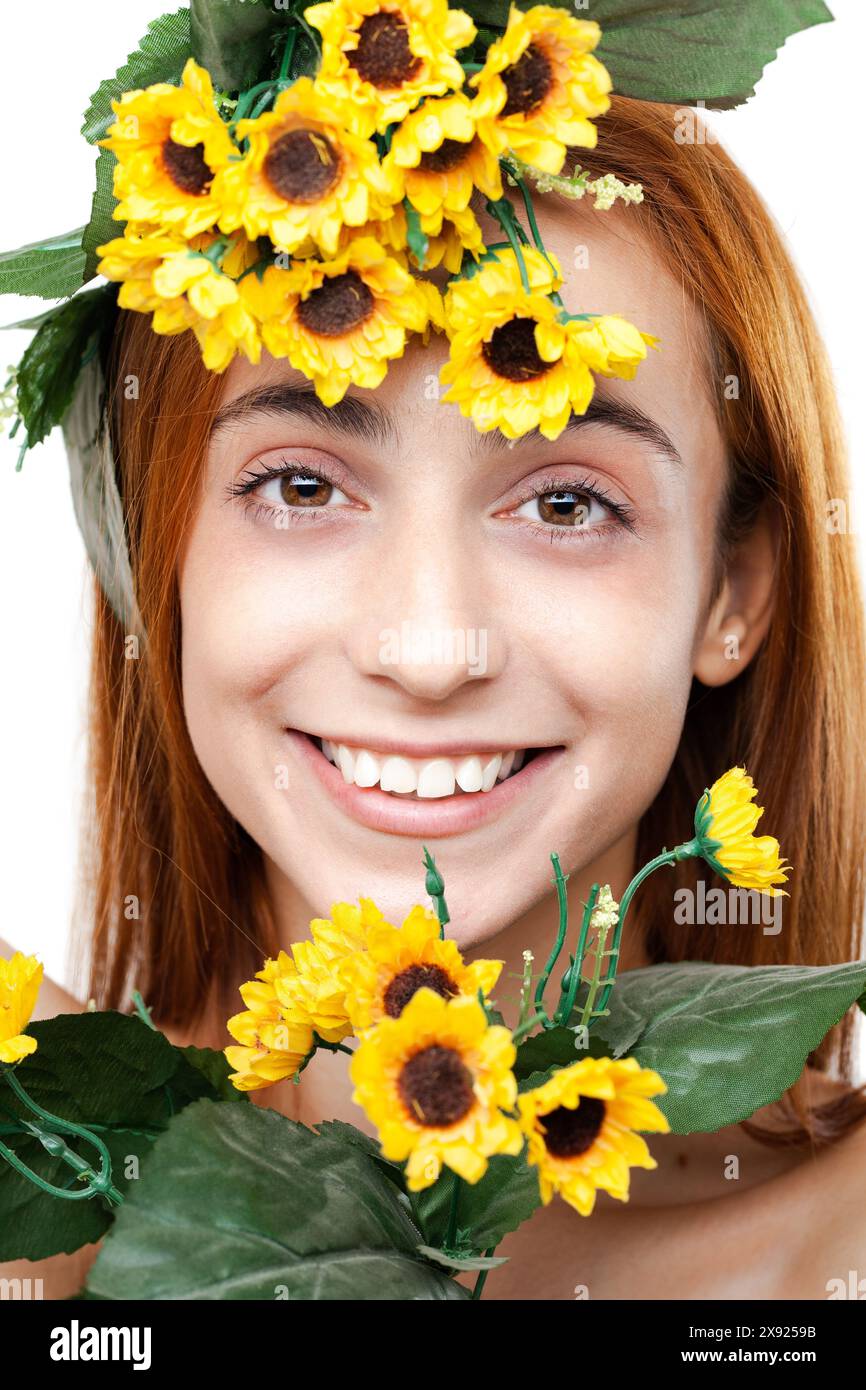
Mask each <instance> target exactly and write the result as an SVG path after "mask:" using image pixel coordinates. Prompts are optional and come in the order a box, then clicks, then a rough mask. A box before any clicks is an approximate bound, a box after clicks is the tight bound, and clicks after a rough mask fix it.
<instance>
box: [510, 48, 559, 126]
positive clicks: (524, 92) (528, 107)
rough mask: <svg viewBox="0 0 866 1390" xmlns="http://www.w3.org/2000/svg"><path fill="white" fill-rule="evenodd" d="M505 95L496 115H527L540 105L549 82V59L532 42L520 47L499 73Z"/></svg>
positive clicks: (550, 74) (550, 83)
mask: <svg viewBox="0 0 866 1390" xmlns="http://www.w3.org/2000/svg"><path fill="white" fill-rule="evenodd" d="M500 77H501V78H502V81H503V82H504V83H505V90H506V91H507V93H508V96H507V97H506V99H505V105H504V106H503V108H502V110H501V111H500V112H499V114H500V116H517V115H524V116H525V115H527V114H528V113H529V112H530V111H534V110H535V108H536V106H540V105H541V103H542V102H543V101H544V98H545V97H546V96H547V93H548V92H549V91H550V89H551V87H552V86H553V70H552V68H551V66H550V62H549V60H548V58H547V56H546V54H544V53H543V52H542V50H541V49H540V48H538V47H537V45H536V44H534V43H531V44H530V45H529V47H528V48H526V49H524V51H523V53H521V55H520V57H519V58H518V60H517V62H516V63H512V65H511V67H510V68H506V69H505V71H504V72H502V73H500Z"/></svg>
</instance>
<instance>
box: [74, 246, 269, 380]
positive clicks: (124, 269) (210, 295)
mask: <svg viewBox="0 0 866 1390" xmlns="http://www.w3.org/2000/svg"><path fill="white" fill-rule="evenodd" d="M215 240H216V238H215V236H214V234H213V233H204V234H203V235H202V236H200V237H195V238H193V240H192V241H191V242H190V243H187V242H185V241H181V240H179V239H178V238H177V237H176V236H168V235H165V234H163V233H156V234H153V233H151V234H148V235H145V236H130V235H128V234H127V235H126V236H123V237H116V238H115V239H114V240H113V241H109V242H106V244H105V245H104V246H99V247H97V252H98V254H99V255H100V256H101V257H102V259H101V260H100V262H99V265H98V267H97V269H98V271H99V274H100V275H104V276H105V277H106V279H108V280H119V281H121V282H122V283H121V288H120V291H119V293H118V297H117V298H118V303H119V305H120V307H121V308H122V309H135V310H137V311H138V312H140V313H151V314H153V319H152V325H151V326H152V328H153V330H154V332H155V333H166V334H174V333H183V332H184V331H185V330H186V329H187V328H190V329H192V331H193V333H194V334H195V336H196V338H197V339H198V343H199V346H200V347H201V350H202V357H203V359H204V363H205V366H206V367H208V368H209V369H210V370H211V371H213V372H222V371H225V369H226V367H227V366H228V365H229V363H230V362H231V361H232V359H233V358H234V356H235V355H236V353H238V352H242V353H243V354H244V356H245V357H247V358H248V359H249V361H250V362H258V361H259V359H260V357H261V339H260V338H259V333H258V326H257V324H256V321H255V318H254V317H253V315H252V314H251V313H250V311H249V309H248V308H247V307H246V305H245V304H244V303H243V301H242V298H241V295H240V292H239V283H238V281H237V280H236V279H235V278H234V277H235V276H236V275H239V274H240V273H241V272H242V270H243V269H245V268H246V267H247V266H248V265H251V264H253V263H254V261H255V259H256V257H257V255H258V253H257V251H256V248H255V246H254V244H253V243H251V242H246V239H245V238H242V237H240V236H239V237H238V240H239V242H240V243H241V244H240V246H238V247H234V248H232V249H230V250H229V251H228V254H227V255H226V257H225V259H224V261H223V265H224V267H225V268H226V269H229V270H231V271H232V274H227V273H226V269H223V270H220V269H219V268H218V267H217V266H216V265H214V263H213V262H212V261H210V260H208V258H207V256H205V255H204V254H203V252H204V251H206V250H207V249H208V247H209V246H211V245H213V243H214V242H215ZM240 284H243V281H240Z"/></svg>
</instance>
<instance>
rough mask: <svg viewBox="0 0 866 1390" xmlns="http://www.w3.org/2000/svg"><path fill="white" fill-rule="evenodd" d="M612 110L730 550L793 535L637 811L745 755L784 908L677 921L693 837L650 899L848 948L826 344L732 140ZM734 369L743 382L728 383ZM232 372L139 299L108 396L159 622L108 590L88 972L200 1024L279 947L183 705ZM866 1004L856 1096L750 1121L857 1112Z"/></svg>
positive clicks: (680, 950) (784, 947) (839, 598)
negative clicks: (206, 490) (715, 428)
mask: <svg viewBox="0 0 866 1390" xmlns="http://www.w3.org/2000/svg"><path fill="white" fill-rule="evenodd" d="M597 124H598V130H599V140H598V145H597V148H596V149H595V150H594V151H593V152H591V153H587V152H585V151H580V152H574V153H575V154H576V155H577V157H578V158H580V160H581V163H583V164H585V165H587V166H588V167H590V168H591V169H592V171H593V172H596V173H613V174H615V175H616V176H617V177H619V178H621V179H622V180H623V181H624V182H627V183H629V182H639V183H641V184H642V185H643V190H644V201H643V203H642V204H641V205H640V207H635V208H633V209H630V213H629V215H630V216H631V215H632V214H634V215H635V216H636V217H639V218H640V222H641V226H642V228H643V229H644V230H645V232H646V234H647V235H648V237H649V238H650V239H651V241H652V242H653V243H654V244H655V246H656V248H657V249H658V251H659V252H660V254H661V255H662V257H663V258H664V260H665V261H666V263H667V264H668V265H669V266H671V267H672V268H673V269H675V270H676V271H678V272H679V274H680V275H681V277H682V282H683V287H684V292H685V293H687V294H688V295H689V296H690V297H691V299H692V300H693V301H694V302H695V303H696V304H697V306H698V307H699V308H700V309H701V311H702V313H703V315H704V318H705V320H706V323H707V327H708V331H709V338H710V341H711V344H712V350H713V356H714V359H715V361H714V365H715V369H716V370H717V372H718V378H717V385H718V386H719V405H718V409H719V417H720V421H721V424H722V428H723V432H724V436H725V439H726V441H727V451H728V485H727V492H726V497H725V505H724V508H723V516H722V520H721V523H720V528H719V533H718V536H717V537H716V549H717V558H718V560H719V564H720V572H721V566H723V564H724V559H725V556H726V555H727V554H729V553H730V550H731V548H732V547H733V546H734V545H735V544H736V542H737V540H738V538H739V537H740V536H741V535H742V534H744V533H745V532H747V531H748V529H749V526H750V525H751V523H752V522H753V521H754V519H755V517H756V516H757V514H758V511H759V509H760V508H761V507H763V506H769V507H771V508H772V510H773V513H774V515H775V518H776V523H777V530H778V538H779V539H778V557H777V571H776V591H775V609H774V616H773V619H772V623H771V627H770V630H769V633H768V635H767V637H766V639H765V640H764V642H763V644H762V646H761V649H760V651H759V653H758V655H757V656H756V658H755V659H754V660H753V661H752V662H751V664H750V665H749V666H748V667H747V668H746V669H745V670H744V671H743V672H742V673H741V674H740V675H738V676H737V677H736V678H735V679H734V680H733V681H731V682H730V683H729V684H727V685H724V686H721V687H718V688H714V689H709V688H707V687H704V686H702V685H700V684H699V683H698V682H695V683H694V685H693V689H692V696H691V700H690V702H689V706H688V712H687V715H686V719H685V726H684V729H683V733H682V738H681V742H680V746H679V749H678V751H677V755H676V757H675V759H674V762H673V765H672V767H671V769H670V772H669V774H668V777H667V780H666V782H665V784H664V786H663V788H662V790H661V791H660V792H659V794H658V796H657V797H656V799H655V801H654V802H653V804H652V805H651V806H650V808H649V809H648V810H647V812H646V813H645V815H644V816H643V818H642V820H641V823H640V827H639V834H638V850H637V863H638V864H641V863H643V862H645V861H646V860H648V859H649V858H651V857H652V856H653V855H655V854H656V853H658V850H659V848H660V847H661V846H662V845H671V844H676V843H678V842H679V841H681V840H683V839H686V838H688V836H689V830H690V824H691V820H692V816H693V814H694V805H695V801H696V798H697V796H698V795H699V794H700V793H701V792H702V791H703V789H704V787H706V786H709V785H710V784H711V783H712V782H713V781H714V780H715V779H716V777H718V776H719V775H720V773H722V772H723V771H725V770H726V769H727V768H728V767H731V766H734V765H735V764H745V766H746V767H747V768H748V770H749V771H750V772H751V774H752V775H753V777H754V780H755V783H756V785H757V786H758V787H759V789H760V801H761V804H762V805H763V806H764V807H765V808H766V814H765V820H764V822H763V823H762V828H763V825H766V827H767V828H768V830H769V831H770V832H771V833H772V834H774V835H776V836H777V838H778V839H779V840H780V842H781V844H782V847H783V850H784V853H785V854H786V856H787V857H788V859H789V860H790V861H791V862H792V864H793V865H794V867H795V872H794V873H793V875H792V877H791V880H790V882H789V885H788V886H789V888H790V898H788V899H785V902H784V929H783V931H782V932H781V933H779V934H778V935H767V934H764V933H762V932H759V931H757V930H755V929H751V930H742V929H740V930H738V931H736V930H731V929H730V928H727V929H725V930H724V931H723V932H721V933H720V932H718V931H717V930H716V929H715V928H713V927H711V926H707V925H703V926H701V925H694V926H684V925H680V924H678V923H677V922H676V921H675V920H674V914H673V898H672V893H673V891H674V889H675V888H679V887H687V888H692V889H694V888H695V887H696V885H697V879H698V877H708V871H704V870H703V868H702V867H699V866H698V865H696V864H695V862H694V861H691V862H689V863H685V864H681V865H679V866H677V868H676V870H675V871H674V873H673V874H672V873H671V872H669V871H667V870H666V871H665V873H664V874H656V875H655V876H653V877H652V878H651V879H650V880H649V881H648V882H647V884H646V885H645V886H644V888H643V889H642V890H641V894H640V895H639V897H638V900H637V901H636V910H637V913H638V921H639V923H640V924H641V925H642V926H643V928H644V931H645V935H646V943H647V950H648V952H649V954H650V957H651V959H652V960H654V961H657V962H661V961H678V960H689V959H690V960H708V961H725V962H731V963H736V964H743V965H758V964H769V963H777V964H786V963H787V964H806V965H827V964H831V963H835V962H841V961H846V960H850V959H853V958H856V957H858V956H859V955H860V953H861V931H862V918H863V903H864V882H863V865H864V859H866V808H864V795H863V791H864V788H863V774H862V769H863V767H864V766H866V658H864V632H863V604H862V597H861V592H860V587H859V580H858V574H857V564H856V555H855V550H854V542H853V540H852V538H851V537H850V536H847V535H832V534H829V532H828V529H827V526H826V524H825V517H826V514H827V505H828V501H829V500H830V499H834V498H843V499H844V498H846V497H847V495H848V486H849V484H848V478H847V473H846V465H845V460H844V449H843V442H842V435H841V430H840V424H839V418H838V412H837V407H836V403H835V399H834V394H833V388H832V384H831V379H830V374H829V370H828V365H827V361H826V357H825V353H824V349H823V347H822V344H821V342H820V339H819V336H818V332H817V329H816V327H815V323H814V321H813V318H812V315H811V313H810V310H809V306H808V303H807V301H806V297H805V295H804V292H803V289H802V287H801V285H800V283H799V280H798V278H797V275H796V273H795V271H794V269H793V267H792V265H791V263H790V261H789V258H788V256H787V253H786V251H785V248H784V246H783V243H782V240H781V237H780V235H779V232H778V231H777V229H776V227H775V226H774V224H773V222H772V220H771V218H770V217H769V215H768V213H767V211H766V209H765V208H764V206H763V204H762V203H761V201H760V199H759V198H758V197H757V195H756V193H755V192H754V190H753V189H752V187H751V186H750V184H749V183H748V181H747V180H746V178H745V177H744V176H743V174H742V173H741V172H740V171H739V170H738V168H737V167H736V165H735V164H734V163H733V162H732V160H731V159H730V158H729V157H728V156H727V155H726V154H725V153H724V151H723V149H722V148H721V147H720V146H719V145H718V144H715V143H712V142H710V141H703V142H701V141H700V140H698V141H696V142H695V143H693V144H689V145H683V144H680V143H678V142H677V140H676V139H675V129H676V117H675V112H674V109H673V108H671V107H667V106H661V105H652V104H649V103H645V102H636V101H630V100H627V99H624V98H618V99H615V100H614V102H613V104H612V107H611V110H610V112H609V113H608V115H607V116H606V117H604V118H602V119H601V120H599V121H598V123H597ZM552 196H556V195H552ZM726 378H727V379H729V380H735V381H736V382H737V384H738V397H737V398H736V399H731V400H728V399H726V398H725V396H724V393H723V392H722V389H721V383H722V382H723V381H724V380H725V379H726ZM130 380H134V381H135V383H136V390H133V391H130V390H129V389H128V383H129V382H130ZM221 386H222V379H221V378H220V377H219V376H218V375H216V374H215V373H212V372H208V371H207V370H205V368H204V367H203V366H202V364H201V360H200V355H199V349H198V346H197V344H196V342H195V340H194V338H193V336H192V334H190V333H185V334H182V335H180V336H177V337H171V338H166V337H160V336H158V335H157V334H155V333H153V331H152V329H151V328H150V322H149V319H148V318H146V317H145V316H144V315H141V314H135V313H121V317H120V322H119V324H118V329H117V333H116V337H115V346H114V352H113V359H112V363H111V366H110V371H109V393H110V394H109V409H110V421H111V431H112V438H113V444H114V449H115V457H116V460H117V469H118V483H119V487H120V490H121V494H122V497H123V500H124V509H125V513H126V517H127V525H128V539H129V546H130V552H131V560H132V567H133V574H134V577H135V583H136V592H137V598H138V603H139V608H140V611H141V616H142V621H143V624H144V627H145V629H146V632H147V640H146V642H144V643H143V644H142V645H141V647H140V649H139V653H138V656H137V657H134V656H133V657H132V658H130V648H129V644H128V643H127V642H126V641H125V638H126V637H127V636H128V634H125V633H124V632H123V631H122V630H121V627H120V625H119V623H118V622H117V620H116V618H115V617H114V614H113V613H112V611H111V609H110V607H109V605H108V603H107V601H106V599H105V598H104V596H103V595H102V593H101V592H100V591H99V589H98V588H97V592H96V622H95V632H94V642H93V665H92V696H91V723H90V732H91V772H92V777H91V792H92V807H91V814H90V816H89V817H88V825H89V828H90V839H89V843H88V845H87V846H86V848H87V854H88V863H89V878H88V880H87V882H88V884H89V889H90V891H89V900H88V909H87V910H88V917H89V920H88V921H87V923H86V926H85V927H84V930H85V931H86V934H87V938H88V939H87V945H88V948H89V954H90V966H89V969H90V981H89V985H90V988H89V992H90V995H91V996H92V997H93V998H94V999H95V1000H96V1001H97V1003H98V1004H99V1005H100V1006H102V1007H115V1008H117V1007H125V1006H126V1005H127V1003H128V998H129V990H130V989H131V988H133V987H137V988H138V989H139V990H140V991H141V992H142V994H143V996H144V998H145V1000H146V1001H147V1003H148V1005H149V1006H150V1007H151V1009H152V1012H153V1016H154V1018H155V1019H156V1020H157V1021H159V1022H161V1023H164V1024H166V1025H181V1026H183V1027H184V1028H186V1029H187V1030H189V1029H192V1028H193V1027H194V1026H195V1025H196V1024H197V1023H198V1022H199V1021H200V1020H202V1019H203V1018H204V1017H205V1014H206V1011H209V1010H210V1008H211V1007H212V1006H213V1005H214V1004H217V1006H221V1005H222V1004H223V1003H224V1002H226V1003H227V1001H229V1000H231V1003H228V1009H229V1011H230V1012H233V1011H234V1010H235V1008H236V1007H237V1006H236V1003H235V1000H234V994H233V991H234V990H235V988H236V986H237V984H238V983H240V982H241V981H242V980H244V979H248V978H250V977H251V975H252V974H253V973H254V972H255V971H256V970H257V969H259V968H260V967H261V962H262V958H263V957H264V956H266V955H273V954H275V953H276V951H277V950H278V949H279V944H278V940H277V932H276V924H275V921H274V918H273V914H272V911H271V907H270V904H269V902H268V896H267V892H266V887H265V878H264V869H263V861H262V855H261V851H260V850H259V848H258V846H257V845H256V844H255V843H254V842H253V840H252V839H251V838H250V836H249V835H248V834H247V833H246V832H245V831H244V830H243V828H242V827H240V826H239V825H238V824H237V822H236V821H235V820H234V819H233V817H231V816H230V814H229V813H228V811H227V810H226V808H225V807H224V806H223V805H222V803H221V802H220V800H219V799H218V797H217V796H216V794H215V792H214V791H213V789H212V788H211V786H210V784H209V783H208V781H207V780H206V778H205V776H204V773H203V772H202V769H201V767H200V766H199V764H198V761H197V759H196V756H195V753H194V751H193V748H192V745H191V742H190V739H189V735H188V732H187V728H186V724H185V720H184V713H183V702H182V693H181V678H180V648H181V626H180V609H179V597H178V587H177V568H178V560H179V557H180V555H181V553H182V548H183V544H184V540H185V536H186V534H187V531H188V528H189V526H190V523H191V521H192V519H193V517H194V515H195V512H196V509H197V505H198V499H199V495H200V486H201V477H202V468H203V464H204V458H205V453H206V444H207V436H208V430H209V427H210V424H211V421H212V419H213V417H214V415H215V413H216V409H217V405H218V400H219V396H220V392H221ZM708 881H709V879H708ZM716 882H718V881H716ZM239 928H240V930H239ZM853 1028H854V1018H853V1014H852V1013H851V1012H849V1014H848V1015H847V1016H846V1017H845V1018H844V1019H843V1020H842V1022H841V1023H840V1024H839V1025H838V1026H837V1027H836V1028H835V1029H833V1030H832V1031H831V1033H830V1034H829V1035H828V1037H827V1038H826V1039H825V1041H824V1042H823V1043H822V1045H821V1046H820V1047H819V1048H818V1049H817V1050H816V1052H814V1053H813V1054H812V1055H811V1057H810V1059H809V1060H810V1063H811V1065H812V1066H814V1067H815V1068H817V1069H819V1070H829V1069H831V1068H835V1070H836V1072H837V1073H838V1075H839V1076H840V1078H841V1079H842V1080H843V1081H845V1082H846V1083H847V1089H846V1090H845V1092H844V1094H843V1095H842V1097H841V1099H840V1100H839V1101H838V1102H834V1103H833V1104H832V1105H829V1106H827V1105H825V1106H821V1107H810V1106H808V1105H807V1104H806V1103H805V1101H804V1100H803V1099H802V1098H801V1087H800V1084H799V1083H798V1085H797V1086H795V1087H793V1088H792V1089H791V1091H790V1092H788V1093H787V1094H786V1097H785V1098H783V1102H782V1104H781V1105H780V1107H779V1108H778V1111H777V1112H776V1113H778V1114H779V1116H780V1121H781V1122H780V1124H778V1125H774V1126H772V1127H768V1128H766V1129H764V1128H762V1127H761V1126H759V1125H757V1124H756V1123H754V1122H752V1123H747V1124H746V1128H748V1129H749V1130H750V1132H752V1133H754V1134H756V1135H757V1137H759V1138H761V1139H762V1140H764V1141H765V1142H768V1143H780V1142H784V1143H804V1142H812V1143H823V1142H829V1141H831V1140H834V1139H837V1138H839V1137H840V1136H841V1135H843V1134H845V1133H847V1132H848V1131H849V1130H850V1129H851V1128H852V1127H853V1126H854V1125H855V1124H857V1123H859V1121H860V1120H861V1119H862V1118H863V1117H864V1115H866V1095H864V1093H863V1090H861V1089H858V1088H857V1087H855V1086H854V1085H853V1079H854V1076H853V1047H852V1038H853Z"/></svg>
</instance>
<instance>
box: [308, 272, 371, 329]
mask: <svg viewBox="0 0 866 1390" xmlns="http://www.w3.org/2000/svg"><path fill="white" fill-rule="evenodd" d="M373 302H374V301H373V294H372V291H371V290H370V289H369V287H368V286H367V285H365V284H364V281H363V280H362V279H361V277H360V275H359V274H358V273H357V271H354V270H347V271H346V272H345V273H344V274H343V275H329V276H328V278H327V279H326V280H325V281H324V282H323V284H321V285H320V286H319V288H318V289H316V290H313V291H312V293H311V294H308V295H307V297H306V299H302V300H301V302H300V304H299V305H298V318H299V319H300V321H301V323H302V324H303V326H304V328H306V329H307V330H308V331H309V332H310V333H317V334H318V335H319V336H320V337H323V338H337V337H339V335H340V334H341V333H348V332H349V331H350V330H351V329H353V328H357V327H358V326H359V325H360V324H362V323H363V322H364V321H365V319H368V318H369V317H370V315H371V314H372V312H373Z"/></svg>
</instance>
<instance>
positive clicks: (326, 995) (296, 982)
mask: <svg viewBox="0 0 866 1390" xmlns="http://www.w3.org/2000/svg"><path fill="white" fill-rule="evenodd" d="M388 926H389V924H388V923H387V922H386V921H385V918H384V917H383V916H382V913H381V912H380V911H379V909H378V907H377V906H376V904H375V903H374V902H373V900H372V898H360V899H359V905H356V904H354V903H334V904H333V905H332V907H331V916H330V917H329V918H328V917H315V918H314V919H313V921H312V922H311V923H310V933H311V936H312V940H310V941H296V942H295V943H294V945H293V946H292V960H291V962H290V965H291V969H285V970H282V971H281V972H280V978H279V979H278V980H277V981H276V990H277V996H278V998H279V999H280V1001H281V1003H283V1004H284V1005H285V1007H286V1008H287V1009H288V1010H289V1011H290V1012H291V1013H292V1014H293V1015H296V1016H300V1017H303V1018H305V1019H306V1020H307V1021H308V1022H309V1024H310V1026H311V1027H312V1028H314V1029H315V1031H316V1032H317V1033H318V1035H319V1037H321V1038H323V1039H324V1040H325V1041H326V1042H330V1043H337V1042H341V1041H342V1039H343V1038H346V1037H348V1036H349V1034H350V1033H351V1032H352V1021H351V1019H350V1017H349V1008H348V1005H347V1002H346V986H345V983H344V981H343V980H342V978H341V976H340V966H341V965H342V963H343V962H344V961H345V960H346V959H348V958H349V957H354V955H355V954H356V953H358V952H363V951H364V950H365V949H366V946H367V939H368V936H369V933H370V932H371V931H373V930H382V929H384V928H387V927H388Z"/></svg>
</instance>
